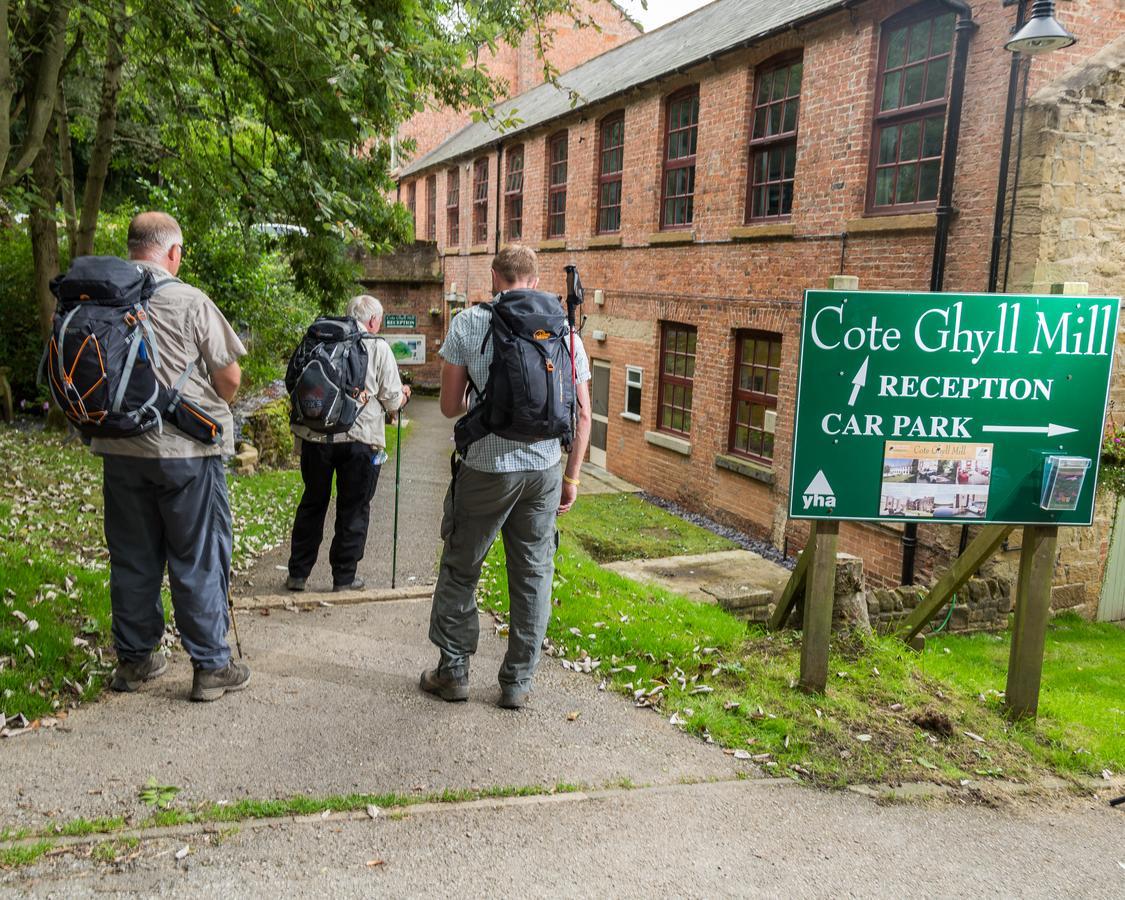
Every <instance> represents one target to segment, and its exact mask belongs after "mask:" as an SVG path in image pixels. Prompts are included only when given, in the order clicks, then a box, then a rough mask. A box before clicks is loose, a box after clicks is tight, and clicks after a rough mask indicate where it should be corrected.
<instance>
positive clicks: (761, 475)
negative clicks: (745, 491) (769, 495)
mask: <svg viewBox="0 0 1125 900" xmlns="http://www.w3.org/2000/svg"><path fill="white" fill-rule="evenodd" d="M715 466H716V467H717V468H719V469H726V470H727V471H728V472H734V473H736V474H738V475H743V476H745V477H746V478H752V479H754V480H755V481H760V482H762V484H771V485H772V484H773V483H774V475H773V469H771V468H769V467H768V466H766V465H765V464H763V463H757V462H754V461H753V460H749V459H743V458H742V457H740V456H733V455H728V454H725V453H720V454H719V455H718V456H716V457H715Z"/></svg>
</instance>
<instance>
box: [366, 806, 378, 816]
mask: <svg viewBox="0 0 1125 900" xmlns="http://www.w3.org/2000/svg"><path fill="white" fill-rule="evenodd" d="M367 817H368V818H369V819H377V818H379V807H377V806H376V805H375V804H374V803H372V804H369V805H368V807H367Z"/></svg>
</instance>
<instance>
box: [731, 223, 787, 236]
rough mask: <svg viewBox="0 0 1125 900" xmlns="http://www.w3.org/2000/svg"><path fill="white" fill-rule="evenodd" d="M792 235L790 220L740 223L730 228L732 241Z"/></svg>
mask: <svg viewBox="0 0 1125 900" xmlns="http://www.w3.org/2000/svg"><path fill="white" fill-rule="evenodd" d="M791 237H793V223H792V222H769V223H762V224H761V225H741V226H739V227H738V228H732V229H731V230H730V238H731V240H732V241H768V240H774V239H777V238H780V239H785V238H791Z"/></svg>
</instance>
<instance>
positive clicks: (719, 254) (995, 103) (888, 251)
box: [419, 0, 1125, 584]
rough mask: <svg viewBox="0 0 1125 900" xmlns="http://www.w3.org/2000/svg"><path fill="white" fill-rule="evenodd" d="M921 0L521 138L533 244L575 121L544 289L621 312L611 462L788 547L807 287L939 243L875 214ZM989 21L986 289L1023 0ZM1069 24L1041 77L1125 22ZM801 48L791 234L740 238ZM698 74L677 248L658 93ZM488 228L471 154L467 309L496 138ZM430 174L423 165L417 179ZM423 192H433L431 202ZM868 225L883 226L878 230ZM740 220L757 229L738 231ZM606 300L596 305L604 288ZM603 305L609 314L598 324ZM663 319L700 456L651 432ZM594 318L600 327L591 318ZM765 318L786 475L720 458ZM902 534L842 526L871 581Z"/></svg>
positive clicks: (886, 566)
mask: <svg viewBox="0 0 1125 900" xmlns="http://www.w3.org/2000/svg"><path fill="white" fill-rule="evenodd" d="M909 5H910V4H908V3H904V2H898V0H877V2H871V3H868V4H865V5H863V6H861V7H858V8H856V9H854V10H852V11H849V12H845V13H839V14H834V15H832V16H829V17H827V18H825V19H823V20H821V21H819V22H816V23H813V24H812V25H810V26H807V27H802V28H800V29H797V30H794V31H791V32H788V33H786V34H784V35H782V36H778V37H776V38H772V39H770V40H768V41H764V42H762V43H761V44H760V45H759V46H756V47H754V48H750V49H748V50H743V51H738V52H736V53H733V54H730V55H728V56H726V57H723V58H721V59H719V60H716V61H714V62H712V63H707V64H705V65H703V66H700V67H699V68H698V69H697V70H695V71H693V72H689V73H686V74H683V75H678V76H674V77H669V78H667V79H664V80H663V81H662V82H660V83H659V85H656V86H650V87H647V88H644V89H641V90H639V91H637V92H635V93H632V94H630V95H629V96H628V98H627V99H622V100H618V101H615V102H612V103H606V104H602V105H599V106H595V107H587V108H583V109H581V110H578V111H576V112H575V113H574V115H573V116H571V117H570V119H569V120H568V121H566V122H563V123H553V124H551V125H550V126H549V127H545V128H542V129H539V130H536V131H532V132H530V133H527V134H522V135H518V136H516V137H513V138H511V139H510V140H511V141H512V142H515V141H518V142H520V143H522V144H523V145H524V147H525V165H524V170H525V190H524V235H523V242H524V243H527V244H530V245H531V246H536V245H538V244H539V243H540V242H542V241H543V238H544V236H545V229H546V149H545V147H546V139H547V138H548V137H549V136H550V135H551V134H554V133H556V132H557V131H558V130H559V129H560V128H563V127H566V128H567V129H568V137H569V164H570V165H569V181H568V206H567V233H566V240H565V242H564V243H563V244H559V243H558V242H552V243H550V244H548V245H547V246H545V247H541V251H542V252H541V255H540V267H541V270H542V285H541V286H542V287H543V288H544V289H547V290H552V291H557V292H560V293H561V292H562V291H563V290H564V286H565V280H564V275H563V266H564V265H565V264H566V263H569V262H576V263H578V264H579V266H580V267H581V271H582V277H583V281H584V283H585V284H586V287H587V307H586V312H587V314H589V315H591V316H595V315H597V316H598V317H600V318H601V321H602V322H608V324H606V326H605V327H604V329H603V330H605V331H606V332H607V338H606V340H605V341H604V342H596V341H594V340H593V337H592V330H593V329H592V328H588V329H587V331H586V333H585V339H586V343H587V347H588V349H589V352H590V355H591V356H593V357H595V358H598V359H603V360H607V361H608V362H610V363H611V365H612V370H611V372H612V374H611V384H610V407H611V413H610V422H609V437H608V447H607V455H608V467H609V468H610V470H612V471H613V472H614V473H615V474H618V475H621V476H622V477H625V478H627V479H629V480H631V481H633V482H635V483H638V484H639V485H641V486H642V487H643V488H645V489H646V490H649V491H652V492H653V493H657V494H660V495H662V496H665V497H670V498H673V499H676V500H678V501H680V502H681V503H683V504H685V505H686V506H689V507H691V508H693V509H697V510H701V511H706V512H707V513H709V514H710V515H713V516H715V517H716V518H718V519H721V520H724V521H728V522H731V523H734V524H737V525H740V526H742V527H744V528H746V529H748V530H749V531H751V532H754V533H756V534H759V535H761V536H764V537H768V538H770V539H771V540H773V541H774V543H775V544H777V545H778V546H779V547H780V546H787V547H788V549H789V550H790V552H793V551H795V550H797V549H799V548H800V547H801V546H803V543H804V541H805V539H806V536H807V532H808V528H807V524H806V523H803V522H797V521H788V520H787V518H786V514H785V509H786V503H787V499H786V498H787V496H788V492H789V486H788V480H789V452H790V446H789V441H790V435H791V433H792V427H793V404H794V390H795V383H796V365H797V350H798V334H799V316H800V313H799V310H800V306H799V304H800V301H801V298H802V295H803V292H804V290H805V289H806V288H809V287H823V286H826V285H827V279H828V277H829V276H830V275H833V274H837V273H847V274H849V275H855V276H858V278H859V282H860V286H861V287H863V288H867V289H908V290H927V289H928V287H929V275H930V263H931V255H932V248H933V236H934V229H933V224H932V221H933V218H932V214H931V215H930V216H929V218H928V219H927V218H926V217H916V216H912V217H907V218H903V217H892V216H883V217H868V216H865V214H864V201H865V193H866V187H867V175H868V164H869V148H870V143H871V131H872V119H873V104H874V83H875V65H876V54H877V47H878V39H879V31H880V23H881V22H882V21H883V20H884V19H885V18H886V17H887V16H889V15H891V14H893V13H895V12H897V11H899V10H900V9H904V8H906V7H907V6H909ZM973 6H974V10H975V16H974V19H975V20H976V21H977V22H978V24H979V25H980V29H979V31H978V32H977V33H976V35H975V36H974V37H973V41H972V44H971V50H970V63H969V70H968V81H967V86H966V91H965V105H964V118H963V125H962V138H961V149H960V154H959V159H958V169H957V181H956V187H955V205H956V207H957V215H956V216H955V218H954V221H953V225H952V229H951V234H950V249H949V254H948V260H949V262H948V269H947V276H946V289H947V290H974V291H975V290H983V289H984V288H985V285H986V279H987V270H988V256H989V246H990V238H991V229H992V218H993V204H994V201H995V195H996V180H997V174H998V161H999V152H1000V151H999V148H1000V141H1001V134H1000V132H1001V125H1002V122H1003V113H1004V109H1003V105H1004V99H1005V92H1006V88H1007V79H1008V67H1009V62H1010V59H1011V57H1010V56H1009V54H1008V53H1007V52H1005V51H1004V50H1003V49H1002V47H1003V42H1004V40H1005V39H1006V37H1007V35H1008V32H1009V29H1010V26H1011V23H1012V22H1013V21H1014V16H1015V9H1014V8H1004V7H1003V6H1002V5H1001V4H1000V3H998V2H987V3H986V2H983V0H982V2H977V3H974V4H973ZM1059 15H1060V17H1061V18H1062V19H1063V21H1064V22H1065V23H1066V24H1067V25H1068V26H1069V27H1070V28H1071V29H1072V30H1073V31H1075V32H1076V33H1077V34H1078V35H1079V37H1080V38H1081V41H1080V43H1079V44H1078V45H1077V46H1076V47H1075V48H1072V49H1071V50H1068V51H1065V52H1063V53H1060V54H1056V55H1055V56H1053V57H1051V58H1050V59H1049V60H1037V61H1036V62H1035V64H1034V67H1033V69H1032V81H1031V89H1032V91H1034V90H1035V88H1036V86H1037V85H1039V84H1042V83H1044V82H1045V81H1046V79H1048V78H1050V77H1053V76H1054V75H1057V74H1058V73H1059V72H1061V71H1063V70H1064V69H1065V67H1066V66H1067V65H1069V64H1073V63H1074V62H1075V61H1076V60H1078V59H1083V58H1086V57H1088V56H1090V55H1092V54H1093V53H1095V52H1096V51H1097V50H1098V49H1099V47H1100V46H1102V45H1103V44H1104V43H1105V42H1106V41H1107V40H1108V39H1111V38H1112V37H1113V36H1114V35H1116V34H1118V33H1120V32H1121V30H1122V28H1125V9H1123V8H1122V7H1121V6H1120V4H1119V3H1118V2H1116V0H1076V2H1074V3H1067V4H1063V5H1062V7H1061V9H1060V13H1059ZM795 47H803V50H804V62H805V68H804V72H805V75H804V84H803V89H802V96H801V113H800V125H799V137H798V148H797V149H798V156H797V169H796V195H795V202H794V208H793V214H792V217H791V221H790V225H791V232H792V233H791V234H783V235H778V234H776V233H772V232H770V231H768V230H767V231H764V232H763V231H759V232H758V233H756V234H752V235H747V234H745V233H740V232H739V229H741V226H742V225H743V222H744V210H745V197H746V178H747V158H748V152H747V141H748V137H749V134H748V131H749V129H748V121H747V119H748V116H747V111H748V109H749V107H750V103H751V92H752V88H753V82H754V67H755V66H756V65H757V64H759V63H761V62H763V61H766V60H768V59H769V58H771V57H773V56H774V55H775V54H777V53H779V52H781V51H784V50H788V49H791V48H795ZM689 84H698V85H699V92H700V121H699V133H698V146H699V150H698V157H697V169H696V193H695V224H694V227H693V229H692V232H693V234H694V239H693V241H692V243H689V244H680V245H667V244H661V243H660V242H659V240H660V239H659V236H657V235H655V234H654V233H655V232H657V231H658V230H659V205H660V184H661V158H662V153H663V128H664V106H665V99H666V98H667V97H668V96H669V94H671V93H673V92H674V91H676V90H677V89H679V88H680V87H683V86H685V85H689ZM622 108H624V110H625V170H624V175H623V197H624V200H623V205H622V229H621V233H620V246H619V247H605V246H598V238H597V236H596V235H595V225H596V206H595V205H596V181H597V175H596V169H595V166H596V148H597V140H598V132H597V126H598V123H599V121H600V120H601V119H602V118H603V117H604V116H605V115H607V114H609V113H613V112H616V111H619V110H621V109H622ZM490 158H491V163H490V166H491V169H490V190H489V194H490V196H489V216H490V220H489V221H490V228H489V234H490V240H489V244H488V246H487V247H485V248H480V252H473V253H470V251H469V247H468V245H467V237H468V228H469V224H470V220H471V207H470V205H469V198H470V192H471V184H472V177H471V163H472V160H471V159H463V160H460V161H459V162H458V165H459V166H460V167H461V196H462V201H461V203H462V205H461V222H462V229H461V230H462V240H461V242H460V245H459V246H458V247H455V248H454V247H446V246H445V206H444V196H445V195H444V191H445V187H444V186H445V168H444V167H442V168H441V169H439V172H440V174H439V178H438V182H439V197H441V202H439V205H438V235H439V241H440V244H439V251H440V252H441V253H443V254H444V273H445V288H446V290H447V291H448V290H449V289H450V288H451V285H452V284H454V283H456V285H457V290H458V291H459V292H461V293H465V294H467V295H468V299H469V300H470V302H476V301H480V300H484V299H487V297H488V296H489V294H490V279H489V263H490V261H491V254H492V253H493V252H494V251H495V248H496V241H495V233H496V219H495V216H496V184H497V182H496V177H497V162H496V153H495V152H494V151H491V156H490ZM420 174H421V177H425V174H427V173H420ZM419 203H420V204H421V201H419ZM873 226H875V227H877V229H878V230H873ZM742 231H743V232H744V231H745V229H742ZM598 288H600V289H602V290H603V291H604V294H605V305H604V306H603V307H595V306H594V304H593V292H594V289H598ZM604 317H609V319H608V320H607V319H605V318H604ZM660 320H674V321H679V322H687V323H690V324H694V325H696V326H697V328H698V355H697V368H696V374H695V388H694V390H695V396H694V408H693V423H692V434H691V454H690V456H682V455H680V454H678V453H676V452H674V451H671V450H667V449H664V448H661V447H657V446H654V445H652V444H651V443H649V442H648V441H647V440H646V439H645V432H646V431H648V430H653V429H655V427H656V402H657V381H656V378H657V355H658V352H659V330H658V325H657V323H658V322H659V321H660ZM594 327H601V326H599V325H597V324H596V323H595V325H594ZM742 328H758V329H764V330H769V331H775V332H778V333H780V334H782V335H783V379H782V384H781V391H780V396H779V399H778V408H777V412H778V423H777V432H776V449H775V462H774V466H773V471H772V475H773V483H772V485H771V484H766V483H763V482H762V481H760V480H755V479H752V478H750V477H748V476H746V475H743V474H736V473H733V472H729V471H726V470H724V469H720V468H718V467H717V466H716V463H715V458H716V456H718V455H720V454H724V453H725V452H726V451H727V440H728V425H729V415H730V394H731V385H732V379H733V354H732V348H733V333H734V331H735V330H736V329H742ZM626 365H637V366H641V367H643V369H644V387H643V392H642V411H641V422H639V423H637V422H632V421H629V420H627V419H624V418H622V417H621V416H620V412H621V411H622V410H623V409H624V385H625V366H626ZM954 528H955V526H923V527H922V528H921V533H920V536H919V537H920V545H919V550H918V569H919V574H920V577H922V578H925V577H927V576H928V575H929V574H930V573H932V572H933V571H934V569H935V567H936V566H938V565H940V564H941V562H942V561H943V560H945V559H948V550H947V547H948V545H949V544H950V543H955V537H951V535H952V534H953V530H954ZM899 537H900V532H899V531H898V530H897V529H895V528H893V527H888V526H883V525H845V526H844V527H843V528H842V530H841V549H842V550H843V551H846V552H849V553H854V554H856V555H859V556H862V557H863V558H864V560H865V563H866V564H867V571H868V573H869V575H870V576H871V577H872V579H873V583H876V584H878V583H884V584H885V583H891V582H897V580H898V572H899V567H900V560H901V553H900V549H899Z"/></svg>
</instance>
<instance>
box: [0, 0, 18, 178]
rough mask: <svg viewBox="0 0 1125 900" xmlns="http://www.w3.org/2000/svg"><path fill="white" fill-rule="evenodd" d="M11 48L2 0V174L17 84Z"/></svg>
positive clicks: (4, 3) (5, 162)
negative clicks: (15, 82) (10, 53)
mask: <svg viewBox="0 0 1125 900" xmlns="http://www.w3.org/2000/svg"><path fill="white" fill-rule="evenodd" d="M10 50H11V37H10V36H9V34H8V0H0V174H2V173H3V172H4V167H5V166H6V165H7V163H8V151H9V150H10V149H11V141H12V138H11V131H10V129H11V125H12V94H13V93H14V92H15V85H14V84H13V83H12V62H11V58H10V57H9V55H8V54H9V52H10Z"/></svg>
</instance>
